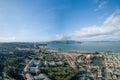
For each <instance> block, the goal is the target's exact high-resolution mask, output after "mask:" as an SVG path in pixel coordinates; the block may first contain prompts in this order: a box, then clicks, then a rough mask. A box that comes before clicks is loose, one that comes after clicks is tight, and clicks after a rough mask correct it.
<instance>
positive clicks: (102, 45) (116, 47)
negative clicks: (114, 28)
mask: <svg viewBox="0 0 120 80" xmlns="http://www.w3.org/2000/svg"><path fill="white" fill-rule="evenodd" d="M48 48H51V49H59V48H61V49H62V50H79V51H91V52H95V51H99V52H104V51H112V52H116V53H119V52H120V41H108V42H97V41H91V42H82V43H81V44H63V43H49V44H48Z"/></svg>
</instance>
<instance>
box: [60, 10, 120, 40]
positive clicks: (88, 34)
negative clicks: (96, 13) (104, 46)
mask: <svg viewBox="0 0 120 80" xmlns="http://www.w3.org/2000/svg"><path fill="white" fill-rule="evenodd" d="M58 37H61V38H64V37H65V38H68V39H70V38H71V39H76V40H120V9H119V10H116V11H115V12H114V13H113V14H112V15H110V16H109V17H108V18H107V19H106V20H105V21H104V22H103V24H102V25H101V26H96V25H93V26H89V27H83V28H81V29H80V30H76V31H74V32H73V34H72V36H71V37H70V36H69V37H66V36H63V35H61V36H58Z"/></svg>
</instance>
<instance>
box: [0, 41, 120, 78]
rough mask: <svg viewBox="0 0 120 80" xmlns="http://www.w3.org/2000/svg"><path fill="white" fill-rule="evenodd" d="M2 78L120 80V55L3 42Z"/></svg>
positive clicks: (0, 69) (44, 45)
mask: <svg viewBox="0 0 120 80" xmlns="http://www.w3.org/2000/svg"><path fill="white" fill-rule="evenodd" d="M0 80H120V54H119V53H112V52H110V51H106V52H101V53H100V52H80V51H64V50H61V49H58V50H53V49H50V48H48V47H47V44H41V43H0Z"/></svg>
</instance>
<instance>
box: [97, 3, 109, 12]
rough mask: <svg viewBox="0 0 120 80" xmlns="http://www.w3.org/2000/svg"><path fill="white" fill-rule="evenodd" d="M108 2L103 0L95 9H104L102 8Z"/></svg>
mask: <svg viewBox="0 0 120 80" xmlns="http://www.w3.org/2000/svg"><path fill="white" fill-rule="evenodd" d="M106 3H107V2H106V1H103V2H101V3H100V4H99V5H98V7H97V8H96V9H95V11H98V10H100V9H102V8H103V7H104V6H105V4H106Z"/></svg>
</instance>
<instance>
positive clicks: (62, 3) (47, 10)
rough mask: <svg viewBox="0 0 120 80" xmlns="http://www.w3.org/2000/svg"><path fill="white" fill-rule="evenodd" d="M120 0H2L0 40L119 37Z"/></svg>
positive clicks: (94, 39)
mask: <svg viewBox="0 0 120 80" xmlns="http://www.w3.org/2000/svg"><path fill="white" fill-rule="evenodd" d="M119 25H120V0H0V42H16V41H17V42H22V41H23V42H24V41H25V42H27V41H29V42H36V41H37V42H38V41H50V40H65V39H73V40H81V41H96V40H120V37H119V35H120V26H119Z"/></svg>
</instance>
